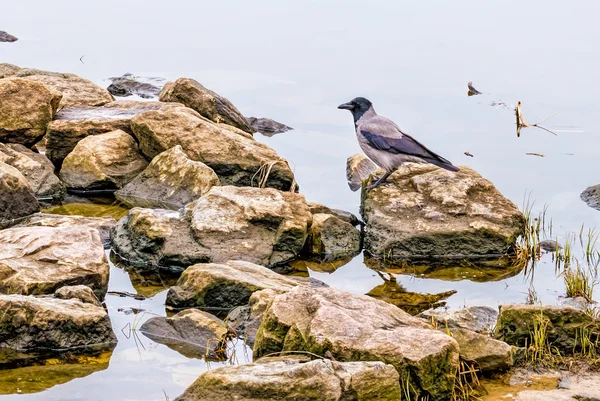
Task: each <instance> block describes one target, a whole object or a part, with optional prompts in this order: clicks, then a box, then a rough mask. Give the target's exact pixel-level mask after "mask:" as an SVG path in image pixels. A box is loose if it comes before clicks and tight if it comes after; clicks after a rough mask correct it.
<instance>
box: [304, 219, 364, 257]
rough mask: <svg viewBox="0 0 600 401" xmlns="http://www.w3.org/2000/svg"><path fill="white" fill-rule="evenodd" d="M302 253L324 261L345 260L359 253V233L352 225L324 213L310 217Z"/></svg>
mask: <svg viewBox="0 0 600 401" xmlns="http://www.w3.org/2000/svg"><path fill="white" fill-rule="evenodd" d="M312 217H313V218H312V225H311V226H310V230H309V232H308V238H307V239H306V244H305V245H304V252H305V253H306V254H308V255H309V256H312V257H319V258H323V259H325V260H335V259H347V258H350V257H352V256H355V255H357V254H358V253H359V252H360V231H359V230H357V229H356V228H355V227H354V226H353V225H352V224H350V223H347V222H345V221H344V220H342V219H339V218H338V217H336V216H334V215H332V214H325V213H316V214H313V215H312Z"/></svg>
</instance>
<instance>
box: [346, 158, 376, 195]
mask: <svg viewBox="0 0 600 401" xmlns="http://www.w3.org/2000/svg"><path fill="white" fill-rule="evenodd" d="M376 170H377V165H376V164H375V163H373V162H372V161H371V160H370V159H368V158H367V157H366V156H364V155H360V154H356V155H354V156H350V157H349V158H348V159H347V160H346V179H347V180H348V186H349V187H350V189H351V190H352V191H353V192H356V191H358V190H359V189H360V188H361V187H362V185H363V181H364V180H366V179H367V178H369V176H370V175H371V174H374V173H375V171H376Z"/></svg>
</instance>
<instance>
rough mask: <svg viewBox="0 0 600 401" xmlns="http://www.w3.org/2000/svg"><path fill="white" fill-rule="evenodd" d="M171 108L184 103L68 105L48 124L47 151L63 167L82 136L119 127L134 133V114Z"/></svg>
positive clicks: (128, 102)
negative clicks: (98, 105) (132, 125)
mask: <svg viewBox="0 0 600 401" xmlns="http://www.w3.org/2000/svg"><path fill="white" fill-rule="evenodd" d="M169 107H182V106H181V105H179V104H176V103H162V102H142V101H134V100H119V101H116V102H111V103H107V104H105V105H103V106H101V107H92V106H73V107H65V108H63V109H61V110H60V111H59V112H58V113H56V117H55V120H54V121H52V122H50V124H48V129H47V134H46V136H45V138H46V141H47V144H46V147H47V153H46V154H47V155H48V158H50V160H52V162H53V163H54V164H55V165H56V166H60V165H61V164H62V161H63V160H64V158H65V157H67V155H68V154H69V153H71V152H72V151H73V149H74V148H75V145H77V143H78V142H79V141H80V140H82V139H83V138H85V137H87V136H90V135H98V134H104V133H107V132H111V131H116V130H122V131H125V132H127V133H130V134H132V133H133V132H132V131H131V127H130V125H131V119H132V118H133V117H134V116H136V115H138V114H140V113H143V112H144V111H149V110H158V109H160V108H169Z"/></svg>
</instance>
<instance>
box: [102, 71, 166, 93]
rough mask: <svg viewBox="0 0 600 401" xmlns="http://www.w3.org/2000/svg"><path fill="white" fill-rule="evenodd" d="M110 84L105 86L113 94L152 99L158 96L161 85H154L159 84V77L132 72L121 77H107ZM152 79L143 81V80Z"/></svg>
mask: <svg viewBox="0 0 600 401" xmlns="http://www.w3.org/2000/svg"><path fill="white" fill-rule="evenodd" d="M109 79H110V81H111V84H110V85H109V87H108V88H106V89H107V90H108V91H109V92H110V93H111V94H112V95H113V96H122V97H127V96H132V95H136V96H139V97H141V98H144V99H153V98H156V97H158V95H159V93H160V90H161V87H159V86H157V85H154V83H157V84H160V81H162V80H161V79H159V78H150V79H148V78H142V77H136V76H135V75H133V74H124V75H123V76H121V77H113V78H109ZM148 80H150V81H152V82H153V83H151V82H144V81H148Z"/></svg>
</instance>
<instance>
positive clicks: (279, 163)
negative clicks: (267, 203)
mask: <svg viewBox="0 0 600 401" xmlns="http://www.w3.org/2000/svg"><path fill="white" fill-rule="evenodd" d="M131 128H132V130H133V132H134V134H135V136H136V138H137V139H138V141H139V144H140V149H141V151H142V152H143V153H144V154H145V155H146V156H147V157H149V158H153V157H155V156H156V155H158V154H159V153H162V152H164V151H165V150H168V149H170V148H172V147H173V146H175V145H181V147H182V148H183V151H184V152H185V154H186V155H187V156H188V157H189V158H190V159H192V160H196V161H200V162H202V163H204V164H206V165H207V166H209V167H210V168H212V169H213V170H214V171H215V173H217V175H218V176H219V179H220V180H221V183H223V185H238V186H258V185H260V184H261V181H264V182H263V183H262V184H265V185H264V186H267V187H273V188H277V189H281V190H284V191H287V190H289V189H290V188H291V187H292V184H293V182H294V174H293V173H292V170H291V169H290V167H289V165H288V163H287V161H286V160H285V159H282V158H281V157H279V155H278V154H277V153H276V152H275V151H274V150H273V149H271V148H270V147H268V146H267V145H265V144H262V143H260V142H257V141H256V140H254V139H253V138H252V137H250V136H243V135H240V134H238V133H236V132H234V131H231V130H229V129H225V128H223V127H222V126H218V125H216V124H215V123H213V122H212V121H210V120H207V119H206V118H204V117H202V116H201V115H200V114H198V113H196V112H195V111H194V110H191V109H188V108H185V107H177V108H168V109H161V110H154V111H147V112H145V113H141V114H139V115H137V116H136V117H134V118H133V119H132V121H131ZM267 177H268V178H267Z"/></svg>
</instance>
